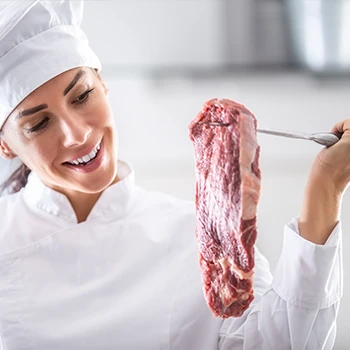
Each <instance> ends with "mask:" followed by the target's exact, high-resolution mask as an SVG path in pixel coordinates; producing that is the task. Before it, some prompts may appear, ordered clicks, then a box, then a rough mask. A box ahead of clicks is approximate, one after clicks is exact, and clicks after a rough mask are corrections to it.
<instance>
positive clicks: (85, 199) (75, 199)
mask: <svg viewBox="0 0 350 350" xmlns="http://www.w3.org/2000/svg"><path fill="white" fill-rule="evenodd" d="M119 180H120V179H119V177H118V176H116V177H115V179H114V180H113V181H112V182H111V183H110V184H109V186H111V185H113V184H115V183H116V182H118V181H119ZM109 186H108V187H109ZM51 188H53V189H54V190H56V191H58V192H61V193H63V194H64V195H65V196H66V197H67V198H68V200H69V202H70V204H71V206H72V208H73V210H74V212H75V215H76V217H77V221H78V223H81V222H84V221H86V219H87V218H88V216H89V215H90V212H91V210H92V208H93V207H94V206H95V204H96V202H97V201H98V199H99V198H100V197H101V195H102V192H103V191H101V192H98V193H85V192H78V191H67V190H64V189H62V188H54V187H51Z"/></svg>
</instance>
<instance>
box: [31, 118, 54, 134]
mask: <svg viewBox="0 0 350 350" xmlns="http://www.w3.org/2000/svg"><path fill="white" fill-rule="evenodd" d="M48 121H49V117H45V118H44V119H43V120H42V121H41V122H40V123H39V124H37V125H35V126H33V127H32V128H30V129H28V132H30V133H32V132H36V131H39V130H41V129H44V128H45V127H46V125H47V123H48Z"/></svg>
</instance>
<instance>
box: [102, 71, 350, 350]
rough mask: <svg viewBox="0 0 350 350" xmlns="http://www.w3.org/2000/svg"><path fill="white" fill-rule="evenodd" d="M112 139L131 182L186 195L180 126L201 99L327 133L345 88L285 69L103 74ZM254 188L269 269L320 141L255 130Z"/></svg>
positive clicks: (187, 167) (342, 335)
mask: <svg viewBox="0 0 350 350" xmlns="http://www.w3.org/2000/svg"><path fill="white" fill-rule="evenodd" d="M105 78H106V81H107V84H108V85H109V88H110V100H111V103H112V106H113V110H114V112H115V116H116V120H117V125H118V128H119V137H120V151H119V153H120V157H121V158H122V159H126V160H129V161H131V163H132V164H133V165H134V167H135V169H136V181H137V183H138V184H139V185H141V186H144V187H146V188H149V189H154V190H157V191H162V192H167V193H170V194H173V195H175V196H178V197H180V198H186V199H190V200H193V199H194V193H195V192H194V191H195V188H194V185H195V177H194V159H193V148H192V144H191V142H190V140H189V138H188V131H187V127H188V124H189V122H190V121H191V120H192V119H193V118H194V117H195V116H196V114H197V113H198V112H199V110H200V109H201V107H202V104H203V103H204V101H206V100H207V99H209V98H212V97H229V98H232V99H235V100H237V101H240V102H242V103H244V104H246V106H247V107H248V108H249V109H250V110H251V111H252V112H253V113H254V114H255V115H256V117H257V118H258V123H259V126H260V127H265V128H275V129H282V130H295V131H304V132H318V131H330V129H331V127H332V126H333V124H335V123H336V122H337V121H338V120H341V119H344V118H346V117H348V116H349V110H350V108H349V102H348V91H349V86H348V85H347V84H342V83H339V82H338V83H332V82H325V83H323V84H320V83H319V82H317V81H316V80H313V79H310V78H309V77H307V76H304V75H301V74H293V73H283V74H258V75H255V76H248V75H242V74H241V75H236V76H232V77H231V78H230V77H227V78H226V79H211V80H197V81H195V80H184V79H170V80H159V81H152V80H146V79H143V80H141V79H138V80H136V79H135V80H134V79H131V78H130V79H128V78H125V77H124V78H123V77H119V78H118V77H117V78H112V77H108V76H106V77H105ZM258 138H259V143H260V146H261V158H260V161H261V170H262V192H261V198H260V202H259V208H258V245H259V247H260V248H261V250H262V251H263V253H264V254H265V255H266V256H267V258H268V259H269V261H270V263H271V269H272V271H274V269H275V266H276V263H277V261H278V257H279V255H280V251H281V247H282V238H283V227H284V224H286V223H287V222H288V221H289V220H290V219H291V218H292V217H294V216H297V215H299V212H300V206H301V202H302V197H303V191H304V187H305V183H306V180H307V176H308V172H309V170H310V166H311V162H312V159H313V157H314V156H315V155H316V154H317V152H318V151H319V150H321V147H322V146H320V145H318V144H314V143H311V142H310V141H304V140H292V139H284V138H279V137H273V136H267V135H259V136H258ZM349 211H350V193H347V194H346V195H345V196H344V202H343V208H342V221H343V228H344V237H343V246H344V252H345V253H344V297H343V299H342V303H341V310H340V313H339V317H338V336H337V342H336V347H335V349H336V350H341V349H348V345H349V344H350V335H349V332H348V325H347V316H348V314H349V313H350V257H349V255H348V254H346V249H347V247H349V244H350V233H349V231H350V217H349V215H348V213H349Z"/></svg>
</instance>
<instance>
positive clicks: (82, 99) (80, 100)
mask: <svg viewBox="0 0 350 350" xmlns="http://www.w3.org/2000/svg"><path fill="white" fill-rule="evenodd" d="M94 89H95V88H92V89H89V90H86V91H85V92H84V93H82V94H81V95H80V96H78V97H77V98H76V99H75V100H74V102H73V103H84V102H86V101H87V100H88V99H89V95H90V93H91V92H92V91H93V90H94Z"/></svg>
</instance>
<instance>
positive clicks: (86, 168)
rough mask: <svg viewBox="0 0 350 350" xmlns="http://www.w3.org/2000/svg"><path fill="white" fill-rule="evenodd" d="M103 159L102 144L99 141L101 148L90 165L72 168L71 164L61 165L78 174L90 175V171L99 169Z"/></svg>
mask: <svg viewBox="0 0 350 350" xmlns="http://www.w3.org/2000/svg"><path fill="white" fill-rule="evenodd" d="M103 159H104V144H103V142H102V141H101V148H100V150H99V152H98V154H97V156H96V158H95V159H93V161H92V162H91V163H89V164H88V165H84V166H74V165H71V164H67V163H65V164H63V165H64V166H66V167H67V168H70V169H72V170H75V171H78V172H80V173H84V174H86V173H91V172H92V171H95V170H96V169H97V168H99V167H100V166H101V164H102V162H103Z"/></svg>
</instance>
